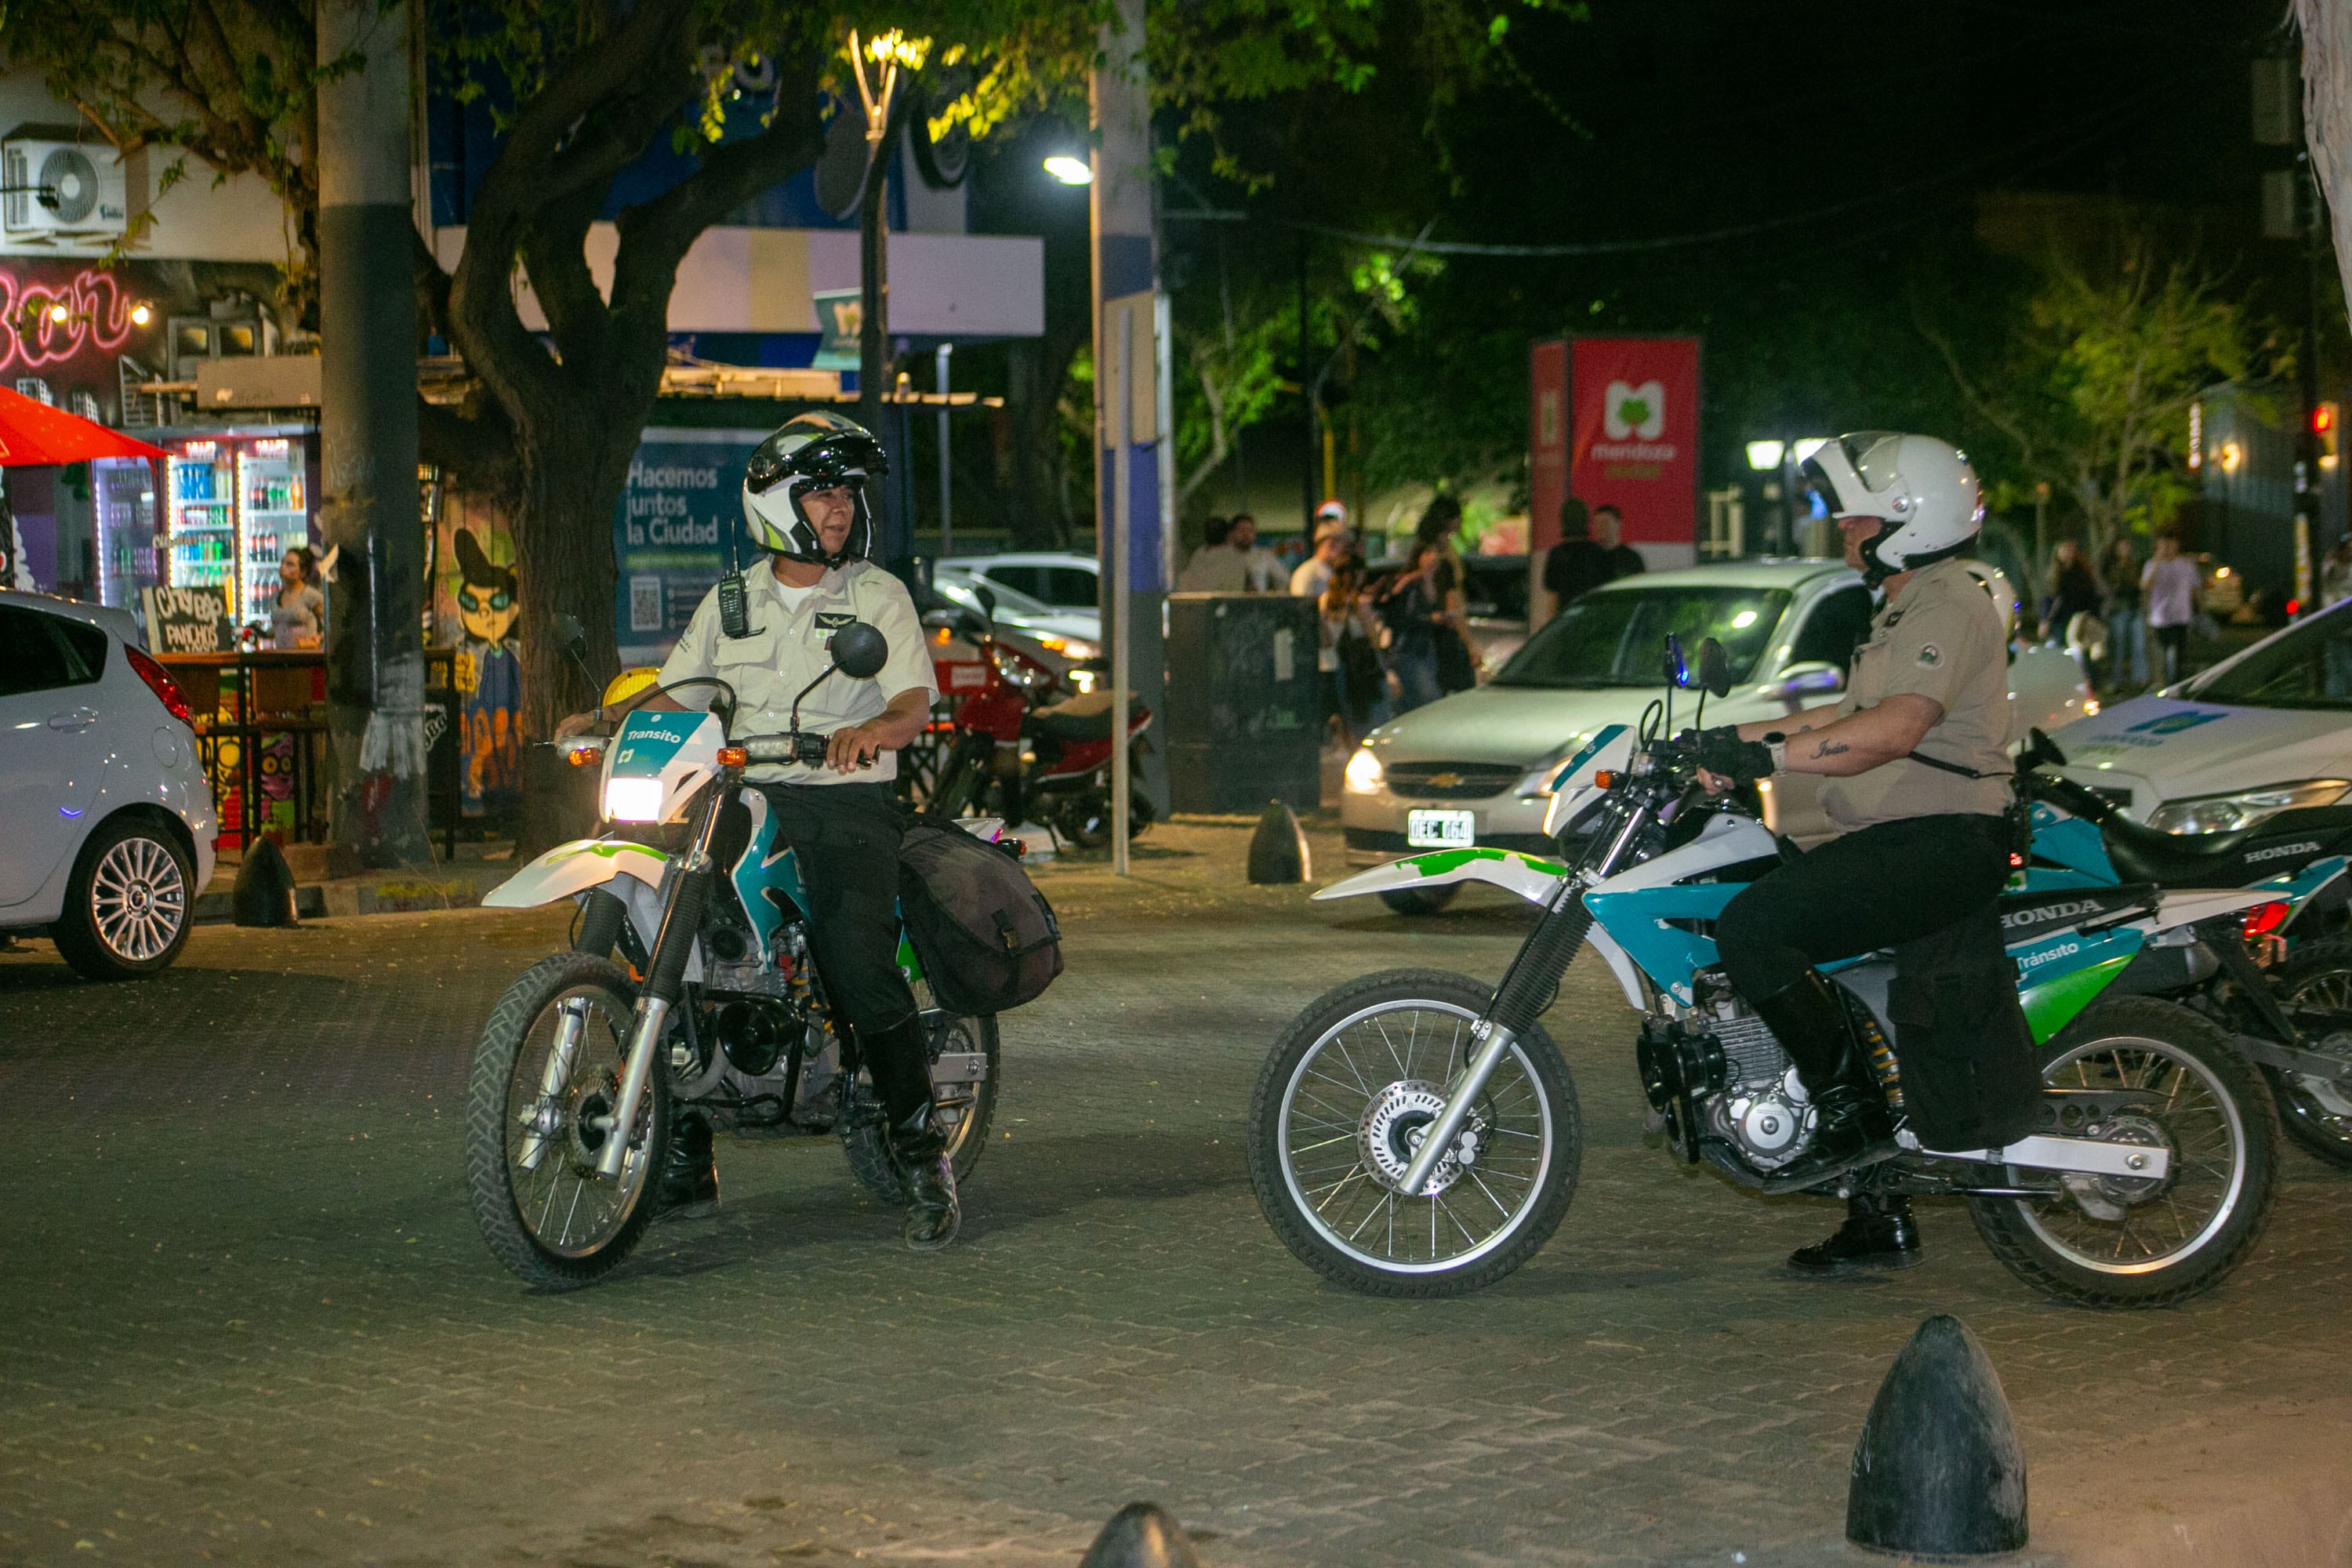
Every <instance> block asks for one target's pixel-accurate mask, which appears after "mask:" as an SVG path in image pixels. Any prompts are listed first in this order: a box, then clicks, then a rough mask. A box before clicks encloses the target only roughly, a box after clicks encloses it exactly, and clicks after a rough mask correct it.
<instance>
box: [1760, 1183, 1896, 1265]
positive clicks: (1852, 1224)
mask: <svg viewBox="0 0 2352 1568" xmlns="http://www.w3.org/2000/svg"><path fill="white" fill-rule="evenodd" d="M1926 1260H1927V1249H1926V1248H1925V1247H1922V1246H1921V1245H1920V1243H1919V1222H1918V1221H1917V1220H1916V1219H1913V1218H1912V1217H1911V1200H1910V1199H1909V1198H1906V1197H1904V1196H1903V1195H1901V1194H1895V1196H1893V1197H1874V1196H1872V1195H1870V1194H1867V1193H1856V1194H1854V1195H1853V1197H1851V1198H1848V1199H1847V1200H1846V1208H1845V1223H1844V1224H1843V1225H1842V1226H1838V1228H1837V1234H1836V1235H1835V1236H1832V1237H1830V1238H1829V1239H1828V1240H1826V1241H1817V1242H1815V1243H1813V1245H1812V1246H1811V1247H1799V1248H1797V1250H1796V1251H1794V1252H1792V1253H1790V1254H1789V1268H1790V1269H1791V1270H1792V1271H1793V1272H1795V1273H1798V1274H1803V1275H1809V1276H1811V1277H1813V1278H1816V1279H1821V1278H1827V1277H1829V1276H1832V1275H1837V1274H1855V1273H1859V1272H1861V1271H1862V1270H1864V1269H1865V1268H1911V1267H1912V1266H1913V1265H1915V1264H1917V1263H1922V1262H1925V1261H1926Z"/></svg>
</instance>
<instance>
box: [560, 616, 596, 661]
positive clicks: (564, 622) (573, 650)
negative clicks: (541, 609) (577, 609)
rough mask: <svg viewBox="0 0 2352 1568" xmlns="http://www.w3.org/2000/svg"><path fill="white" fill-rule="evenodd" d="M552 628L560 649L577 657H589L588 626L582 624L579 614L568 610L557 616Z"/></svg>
mask: <svg viewBox="0 0 2352 1568" xmlns="http://www.w3.org/2000/svg"><path fill="white" fill-rule="evenodd" d="M551 630H552V631H553V632H554V633H555V646H556V647H557V649H558V650H560V651H561V652H562V653H565V654H568V655H570V656H571V657H572V658H577V659H585V658H587V657H588V628H587V627H586V626H582V625H581V624H580V617H579V616H575V615H572V614H571V613H570V612H568V611H567V612H566V613H564V614H562V615H560V616H556V617H555V619H554V621H553V622H552V623H551Z"/></svg>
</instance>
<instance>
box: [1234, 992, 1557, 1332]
mask: <svg viewBox="0 0 2352 1568" xmlns="http://www.w3.org/2000/svg"><path fill="white" fill-rule="evenodd" d="M1491 994H1492V993H1491V992H1490V991H1489V989H1488V988H1487V987H1486V986H1485V985H1482V984H1479V983H1478V982H1476V981H1475V980H1472V979H1470V978H1468V977H1467V976H1465V975H1460V974H1449V973H1444V971H1441V970H1433V969H1397V970H1390V971H1388V972H1387V973H1381V974H1370V975H1367V976H1365V977H1364V978H1363V979H1361V980H1356V981H1351V982H1349V984H1345V985H1342V986H1340V987H1339V988H1338V989H1337V990H1334V991H1331V992H1328V993H1327V994H1324V995H1323V996H1322V997H1321V998H1320V999H1319V1000H1318V1001H1316V1002H1314V1003H1313V1004H1311V1005H1308V1007H1307V1010H1306V1011H1305V1012H1303V1013H1301V1014H1300V1015H1299V1016H1298V1017H1297V1020H1296V1021H1294V1022H1293V1023H1292V1024H1291V1026H1290V1027H1289V1029H1288V1030H1287V1031H1286V1032H1285V1034H1284V1035H1283V1037H1282V1038H1281V1039H1280V1040H1278V1041H1276V1043H1275V1047H1274V1053H1273V1055H1272V1056H1270V1057H1269V1058H1267V1059H1266V1064H1265V1070H1264V1071H1262V1072H1261V1073H1260V1074H1259V1075H1258V1080H1257V1089H1256V1090H1255V1093H1253V1094H1252V1095H1251V1097H1250V1115H1249V1133H1248V1137H1249V1163H1250V1185H1251V1186H1252V1187H1253V1188H1254V1189H1255V1192H1256V1194H1257V1202H1258V1207H1259V1208H1260V1209H1261V1210H1263V1211H1264V1212H1265V1217H1266V1223H1267V1224H1269V1225H1271V1226H1273V1227H1274V1232H1275V1234H1276V1236H1278V1237H1281V1238H1282V1241H1283V1245H1284V1246H1286V1247H1289V1248H1290V1250H1291V1252H1292V1253H1293V1254H1295V1255H1296V1256H1297V1258H1298V1260H1299V1261H1300V1262H1302V1263H1304V1264H1306V1265H1307V1267H1308V1268H1312V1269H1314V1270H1315V1271H1316V1272H1317V1273H1318V1274H1321V1275H1322V1276H1323V1277H1324V1278H1325V1279H1330V1280H1332V1281H1334V1282H1336V1283H1338V1284H1341V1285H1345V1286H1346V1287H1348V1288H1349V1289H1351V1290H1360V1291H1362V1292H1364V1293H1365V1294H1367V1295H1373V1296H1421V1297H1427V1296H1460V1295H1465V1294H1466V1293H1468V1292H1470V1291H1472V1290H1477V1289H1483V1288H1485V1287H1486V1286H1488V1285H1491V1284H1493V1283H1495V1281H1496V1280H1498V1279H1502V1278H1503V1277H1504V1276H1506V1275H1507V1274H1509V1273H1510V1272H1511V1271H1512V1270H1513V1269H1516V1268H1518V1267H1519V1265H1521V1264H1522V1263H1525V1262H1526V1261H1527V1260H1528V1258H1530V1257H1532V1256H1534V1254H1535V1251H1536V1249H1537V1248H1538V1247H1541V1246H1542V1245H1543V1244H1544V1243H1545V1242H1546V1241H1547V1240H1549V1238H1550V1237H1551V1233H1552V1232H1553V1231H1554V1230H1555V1229H1557V1228H1558V1227H1559V1222H1560V1217H1561V1216H1562V1215H1565V1214H1566V1213H1567V1212H1568V1204H1569V1199H1570V1197H1571V1196H1572V1195H1573V1194H1574V1193H1575V1190H1576V1173H1577V1167H1578V1164H1579V1163H1580V1160H1581V1158H1582V1154H1583V1148H1584V1134H1583V1123H1582V1119H1581V1116H1580V1112H1579V1110H1578V1108H1577V1101H1576V1085H1575V1083H1574V1081H1573V1080H1572V1079H1570V1076H1569V1071H1568V1066H1567V1064H1566V1063H1564V1062H1562V1061H1561V1060H1560V1058H1559V1051H1558V1049H1557V1048H1555V1047H1553V1045H1552V1043H1551V1038H1550V1037H1549V1036H1548V1035H1546V1034H1545V1033H1544V1032H1543V1030H1542V1029H1540V1028H1533V1027H1531V1028H1529V1029H1528V1031H1527V1033H1525V1034H1524V1035H1522V1036H1520V1037H1518V1038H1517V1039H1516V1040H1514V1041H1513V1042H1512V1043H1511V1046H1510V1048H1509V1049H1508V1050H1507V1051H1506V1052H1505V1053H1504V1056H1503V1059H1502V1061H1501V1063H1500V1065H1498V1066H1497V1067H1496V1069H1495V1076H1494V1078H1493V1079H1490V1080H1489V1081H1488V1083H1487V1085H1486V1092H1485V1093H1484V1094H1483V1095H1482V1096H1481V1097H1480V1099H1479V1101H1478V1104H1477V1106H1476V1107H1475V1109H1474V1110H1473V1111H1472V1113H1471V1116H1470V1119H1469V1120H1468V1121H1465V1123H1464V1124H1463V1130H1462V1132H1461V1134H1460V1136H1459V1137H1457V1139H1456V1140H1455V1142H1454V1148H1453V1149H1452V1150H1451V1151H1450V1152H1448V1154H1447V1156H1446V1158H1445V1159H1444V1160H1443V1161H1441V1162H1440V1163H1439V1164H1438V1166H1437V1169H1436V1172H1435V1173H1434V1174H1433V1176H1432V1178H1431V1180H1430V1182H1429V1184H1428V1185H1427V1186H1426V1187H1424V1188H1423V1191H1422V1193H1421V1194H1419V1195H1417V1196H1414V1197H1407V1196H1405V1195H1404V1194H1402V1192H1401V1191H1400V1190H1399V1184H1400V1179H1401V1178H1402V1176H1403V1174H1404V1172H1405V1168H1406V1167H1407V1166H1408V1165H1410V1164H1411V1163H1412V1157H1413V1153H1414V1152H1415V1151H1416V1150H1417V1149H1419V1147H1420V1146H1421V1140H1422V1136H1423V1134H1424V1133H1425V1132H1426V1131H1428V1128H1429V1126H1430V1124H1431V1123H1433V1122H1434V1121H1436V1120H1437V1116H1438V1113H1439V1111H1441V1110H1443V1109H1444V1105H1445V1098H1446V1088H1447V1085H1448V1084H1449V1083H1450V1082H1451V1081H1452V1080H1453V1079H1454V1075H1455V1074H1456V1073H1457V1072H1459V1071H1460V1070H1461V1068H1463V1066H1464V1065H1465V1063H1466V1062H1467V1060H1468V1059H1469V1058H1470V1057H1471V1056H1472V1055H1474V1054H1475V1050H1474V1048H1473V1046H1472V1039H1471V1034H1470V1030H1471V1027H1472V1026H1473V1025H1475V1023H1476V1022H1477V1021H1478V1018H1479V1016H1481V1015H1482V1014H1483V1013H1484V1012H1485V1011H1486V1004H1487V1000H1488V998H1489V996H1490V995H1491Z"/></svg>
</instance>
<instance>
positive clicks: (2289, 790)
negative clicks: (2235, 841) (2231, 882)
mask: <svg viewBox="0 0 2352 1568" xmlns="http://www.w3.org/2000/svg"><path fill="white" fill-rule="evenodd" d="M2347 792H2352V780H2345V779H2313V780H2312V781H2311V782H2310V783H2308V784H2273V785H2272V786H2271V787H2270V788H2268V789H2253V790H2247V791H2245V792H2243V793H2242V794H2240V795H2205V796H2202V797H2200V798H2199V799H2196V800H2173V801H2167V802H2166V803H2165V804H2164V805H2160V806H2158V807H2157V808H2156V810H2155V811H2153V812H2151V813H2149V815H2148V819H2147V825H2148V826H2150V827H2154V828H2159V829H2161V830H2163V831H2164V832H2166V833H2234V832H2236V831H2237V830H2238V829H2240V828H2242V827H2252V826H2254V825H2255V824H2256V823H2258V822H2267V821H2269V820H2270V819H2271V818H2272V817H2273V816H2277V815H2278V814H2279V813H2280V812H2282V811H2300V810H2302V809H2304V808H2305V807H2307V806H2315V805H2335V804H2336V802H2337V801H2339V800H2341V799H2343V798H2344V796H2345V795H2346V793H2347Z"/></svg>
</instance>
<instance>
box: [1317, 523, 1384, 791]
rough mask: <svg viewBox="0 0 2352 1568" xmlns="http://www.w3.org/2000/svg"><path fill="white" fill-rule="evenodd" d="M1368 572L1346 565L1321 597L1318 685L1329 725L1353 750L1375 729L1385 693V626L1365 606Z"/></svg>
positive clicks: (1325, 719)
mask: <svg viewBox="0 0 2352 1568" xmlns="http://www.w3.org/2000/svg"><path fill="white" fill-rule="evenodd" d="M1362 586H1363V574H1362V571H1361V570H1360V568H1359V567H1358V566H1357V565H1356V563H1354V562H1352V561H1348V562H1342V563H1340V564H1339V566H1338V567H1337V568H1336V569H1335V570H1334V571H1333V572H1332V574H1331V580H1330V581H1329V582H1328V583H1327V584H1324V587H1323V592H1322V593H1321V594H1320V595H1318V596H1317V598H1316V622H1317V629H1318V637H1317V641H1316V648H1315V673H1316V682H1317V684H1318V686H1320V687H1321V688H1322V691H1323V718H1324V722H1325V724H1326V725H1327V726H1328V727H1329V728H1333V729H1336V730H1337V731H1339V744H1340V745H1342V746H1344V747H1347V748H1349V749H1351V750H1352V749H1353V748H1354V746H1355V744H1356V737H1357V736H1359V735H1360V734H1362V733H1363V732H1364V731H1366V730H1368V729H1370V727H1371V713H1372V708H1373V705H1374V704H1375V703H1377V702H1378V701H1380V700H1381V698H1382V697H1383V696H1384V695H1385V692H1384V691H1383V690H1382V688H1383V687H1384V686H1385V684H1386V672H1385V671H1384V670H1383V669H1382V668H1381V655H1380V641H1381V623H1380V619H1379V617H1377V616H1374V615H1373V614H1372V607H1371V606H1370V605H1367V604H1366V603H1364V599H1363V593H1362Z"/></svg>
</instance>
